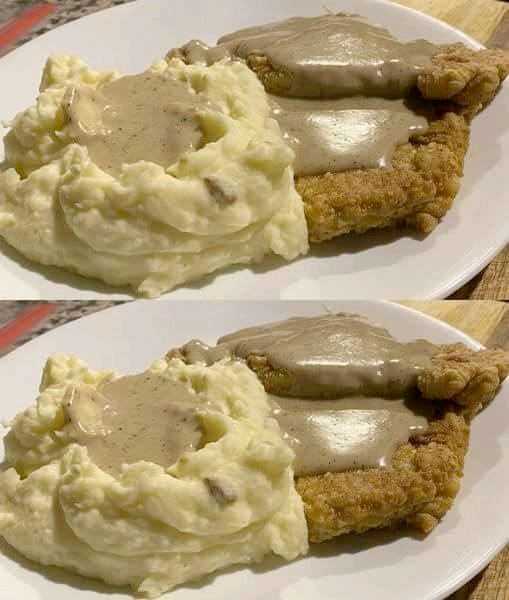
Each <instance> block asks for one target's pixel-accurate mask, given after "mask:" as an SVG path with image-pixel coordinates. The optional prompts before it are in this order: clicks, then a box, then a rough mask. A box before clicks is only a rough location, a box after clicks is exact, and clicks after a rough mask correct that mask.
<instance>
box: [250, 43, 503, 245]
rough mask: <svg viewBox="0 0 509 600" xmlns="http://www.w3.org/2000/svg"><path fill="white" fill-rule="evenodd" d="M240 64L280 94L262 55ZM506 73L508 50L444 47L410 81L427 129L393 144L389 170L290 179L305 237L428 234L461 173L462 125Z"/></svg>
mask: <svg viewBox="0 0 509 600" xmlns="http://www.w3.org/2000/svg"><path fill="white" fill-rule="evenodd" d="M247 63H248V65H249V66H250V67H251V69H252V70H253V71H255V73H256V74H257V75H258V77H259V79H260V81H261V82H262V83H263V85H264V86H265V89H266V90H267V91H268V92H269V93H273V94H277V95H283V96H284V95H285V91H286V90H287V89H288V88H289V87H290V84H291V75H290V73H288V72H287V71H284V70H281V69H279V70H275V69H274V68H273V67H272V65H271V64H270V62H269V60H268V59H267V57H265V56H259V55H251V56H249V57H248V58H247ZM508 73H509V52H507V51H505V50H480V51H476V50H472V49H470V48H467V47H466V46H464V45H463V44H453V45H450V46H444V47H443V48H442V51H441V52H440V53H439V54H437V55H435V56H434V57H433V59H432V64H431V66H430V67H429V68H428V69H426V70H425V71H424V72H423V73H422V74H421V75H420V76H419V78H418V82H417V88H418V90H419V92H420V94H421V96H422V97H423V98H424V99H425V100H429V101H430V102H429V103H428V104H429V117H430V122H431V126H430V128H429V131H428V132H427V133H426V134H423V135H417V136H414V137H413V138H411V140H410V142H409V143H407V144H403V145H401V146H399V147H398V148H397V150H396V152H395V155H394V157H393V160H392V168H389V169H387V168H377V169H355V170H349V171H343V172H339V173H324V174H322V175H315V176H306V177H297V178H296V186H297V191H298V192H299V193H300V194H301V196H302V199H303V201H304V209H305V213H306V218H307V222H308V229H309V239H310V241H311V242H322V241H325V240H328V239H331V238H334V237H337V236H339V235H343V234H345V233H349V232H355V233H362V232H364V231H367V230H368V229H373V228H381V227H393V226H400V227H405V226H406V227H409V228H411V229H414V230H416V231H418V232H420V233H425V234H426V233H429V232H431V231H432V230H433V229H434V228H435V227H436V226H437V224H438V223H439V220H440V218H441V217H443V216H444V215H445V213H446V212H447V211H448V210H449V208H450V207H451V206H452V203H453V201H454V198H455V196H456V194H457V193H458V190H459V187H460V179H461V176H462V175H463V161H464V158H465V154H466V151H467V148H468V142H469V122H470V120H471V119H472V117H473V116H474V115H475V114H476V113H478V112H479V111H480V110H482V108H484V107H485V106H486V104H488V103H489V102H490V101H491V100H492V99H493V97H494V96H495V94H496V93H497V91H498V90H499V88H500V85H501V84H502V82H503V80H504V79H505V78H506V77H507V75H508Z"/></svg>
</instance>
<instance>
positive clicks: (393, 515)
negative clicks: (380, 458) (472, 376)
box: [296, 412, 469, 542]
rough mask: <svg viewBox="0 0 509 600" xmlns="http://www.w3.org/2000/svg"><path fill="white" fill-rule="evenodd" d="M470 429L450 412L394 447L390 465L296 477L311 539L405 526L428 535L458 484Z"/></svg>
mask: <svg viewBox="0 0 509 600" xmlns="http://www.w3.org/2000/svg"><path fill="white" fill-rule="evenodd" d="M468 436H469V427H468V425H467V423H466V422H465V419H464V418H463V417H462V416H459V415H456V414H454V413H453V412H448V413H446V414H445V416H443V417H442V418H441V419H439V420H437V421H434V422H432V423H431V424H430V427H429V430H428V432H427V433H426V434H425V435H422V436H419V438H415V439H413V440H411V442H410V443H408V444H404V445H402V446H400V448H398V450H397V451H396V453H395V454H394V457H393V461H392V468H390V469H370V470H362V471H361V470H359V471H351V472H344V473H325V474H324V475H313V476H309V477H299V478H298V479H297V481H296V488H297V491H298V492H299V494H300V496H301V497H302V500H303V502H304V510H305V513H306V518H307V522H308V528H309V539H310V541H311V542H323V541H325V540H328V539H331V538H333V537H336V536H338V535H343V534H345V533H349V532H355V533H361V532H363V531H366V530H368V529H373V528H381V527H391V526H396V525H400V524H408V525H411V526H413V527H415V528H416V529H418V530H419V531H421V532H423V533H428V532H429V531H431V529H433V527H435V525H436V524H437V523H438V520H439V519H440V517H442V516H443V515H444V514H445V513H446V511H447V510H448V509H449V508H450V507H451V505H452V502H453V500H454V497H455V496H456V494H457V493H458V490H459V487H460V479H461V476H462V474H463V462H464V457H465V454H466V451H467V447H468Z"/></svg>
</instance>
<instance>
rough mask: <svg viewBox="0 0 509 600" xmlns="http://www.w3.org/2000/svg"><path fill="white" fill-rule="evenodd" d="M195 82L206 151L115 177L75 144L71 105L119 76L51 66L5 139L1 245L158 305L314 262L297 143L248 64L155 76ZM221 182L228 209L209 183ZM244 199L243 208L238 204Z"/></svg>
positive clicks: (179, 68)
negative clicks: (186, 291)
mask: <svg viewBox="0 0 509 600" xmlns="http://www.w3.org/2000/svg"><path fill="white" fill-rule="evenodd" d="M150 71H151V72H153V73H161V74H166V75H168V76H171V77H174V78H176V79H178V80H179V81H182V82H185V83H186V84H187V85H188V86H189V89H190V90H191V91H192V92H193V93H196V94H201V95H203V96H204V98H206V99H207V100H208V101H210V103H211V105H212V106H213V107H214V108H207V109H203V110H202V111H201V112H200V114H199V118H200V125H201V129H202V132H203V136H204V142H205V143H204V145H203V146H202V147H200V148H199V149H197V150H194V151H190V152H187V153H185V154H184V155H183V156H182V157H181V158H180V160H178V161H177V162H176V163H175V164H172V165H168V166H161V165H159V164H155V163H153V162H148V161H138V162H134V163H131V164H124V165H123V166H122V167H121V169H120V171H119V172H118V173H111V172H106V171H105V170H103V169H101V168H100V167H99V166H98V165H97V164H95V163H94V162H93V161H92V160H91V159H90V156H89V152H88V148H87V147H86V146H84V145H80V144H77V143H74V142H73V138H72V136H71V135H70V132H69V123H68V120H67V117H66V111H65V109H64V97H65V94H66V92H68V91H69V89H70V88H71V87H73V86H81V87H83V86H89V87H91V88H97V87H100V86H101V85H104V84H107V83H108V82H111V81H113V80H115V79H118V78H119V77H120V75H119V74H118V73H115V72H97V71H93V70H91V69H90V68H88V66H87V65H86V64H85V63H84V62H82V61H81V60H79V59H78V58H74V57H70V56H60V57H54V58H50V59H49V60H48V62H47V64H46V67H45V69H44V73H43V77H42V82H41V88H40V95H39V97H38V98H37V103H36V105H35V106H32V107H31V108H29V109H28V110H26V111H24V112H22V113H20V114H19V115H18V116H17V117H16V118H15V119H14V121H13V123H12V129H11V131H10V132H9V133H8V134H7V136H6V137H5V151H6V160H7V165H8V166H9V167H11V168H8V169H7V170H6V171H4V172H3V173H0V235H1V236H2V237H3V238H4V239H5V240H6V241H7V242H8V243H9V244H11V245H12V246H14V247H15V248H16V249H17V250H19V251H20V252H21V253H22V254H24V255H25V256H27V257H28V258H30V259H32V260H34V261H36V262H39V263H42V264H45V265H57V266H61V267H64V268H66V269H68V270H71V271H75V272H77V273H80V274H81V275H84V276H87V277H93V278H98V279H101V280H103V281H105V282H106V283H109V284H113V285H118V286H121V285H129V286H131V287H132V288H134V289H135V290H136V291H137V292H138V293H139V294H141V295H144V296H148V297H154V296H158V295H160V294H161V293H163V292H165V291H167V290H170V289H172V288H173V287H175V286H176V285H178V284H181V283H183V282H186V281H190V280H193V279H196V278H198V277H200V276H202V275H204V274H207V273H211V272H213V271H216V270H217V269H220V268H222V267H225V266H228V265H232V264H236V263H237V264H238V263H251V262H257V261H260V260H261V259H262V258H263V257H264V256H265V255H266V254H268V253H275V254H278V255H281V256H282V257H284V258H285V259H287V260H291V259H293V258H295V257H296V256H298V255H299V254H302V253H305V252H307V249H308V241H307V239H308V236H307V226H306V221H305V217H304V212H303V206H302V201H301V199H300V197H299V195H298V194H297V192H296V191H295V187H294V183H293V172H292V168H291V164H292V161H293V152H292V150H291V149H290V148H289V147H288V146H287V145H286V143H285V142H284V140H283V137H282V135H281V132H280V130H279V127H278V125H277V123H276V122H275V121H274V120H273V119H271V118H270V108H269V104H268V101H267V96H266V94H265V91H264V89H263V87H262V85H261V84H260V83H259V81H258V79H257V78H256V76H255V75H254V74H253V73H252V72H251V71H250V70H249V68H248V67H247V66H245V65H243V64H242V63H240V62H228V61H223V62H220V63H217V64H214V65H212V66H209V67H207V66H204V65H186V64H184V63H183V62H182V61H180V60H179V59H172V60H170V61H168V62H166V61H161V62H159V63H157V64H155V65H153V66H152V67H151V68H150ZM211 181H212V182H216V181H220V182H221V186H222V188H223V189H226V190H227V192H228V198H229V201H228V202H221V201H218V199H217V197H215V195H214V190H213V189H212V190H211V189H210V185H208V183H209V182H211ZM231 199H233V200H231Z"/></svg>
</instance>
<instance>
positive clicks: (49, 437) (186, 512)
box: [0, 356, 307, 596]
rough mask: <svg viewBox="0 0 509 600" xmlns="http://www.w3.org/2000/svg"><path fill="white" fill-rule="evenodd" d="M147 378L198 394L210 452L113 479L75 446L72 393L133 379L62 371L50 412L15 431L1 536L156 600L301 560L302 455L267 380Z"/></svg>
mask: <svg viewBox="0 0 509 600" xmlns="http://www.w3.org/2000/svg"><path fill="white" fill-rule="evenodd" d="M144 375H145V374H144ZM146 375H147V376H148V377H153V378H159V380H164V381H167V382H168V383H171V384H172V385H180V386H185V388H186V394H188V395H189V397H190V398H191V400H192V402H193V403H195V405H196V411H197V415H198V418H199V420H200V423H201V429H202V432H203V433H202V435H203V443H202V444H201V447H199V448H198V449H196V450H194V451H192V452H185V453H184V454H183V455H182V456H181V458H180V459H178V460H177V461H176V462H175V463H174V464H171V465H165V466H162V465H160V464H156V463H154V462H148V461H142V460H140V461H138V462H135V463H132V464H124V465H122V466H121V468H120V469H119V471H118V472H110V471H109V470H105V469H102V468H100V467H99V466H98V465H97V464H96V463H94V462H93V461H92V460H91V456H90V453H89V448H88V447H87V445H86V444H85V445H83V444H80V443H78V442H77V441H76V429H75V428H74V427H73V420H72V406H73V403H72V402H69V392H70V391H71V392H72V391H75V390H76V389H82V390H83V389H87V390H89V391H92V392H94V391H95V392H97V393H99V390H103V391H104V390H107V389H110V388H108V386H112V385H114V384H115V383H118V382H119V381H120V379H119V378H118V376H117V375H115V374H114V373H112V372H105V371H103V372H93V371H90V370H89V369H88V368H87V366H86V365H85V364H84V363H82V362H81V361H79V360H77V359H75V358H72V357H68V356H58V357H55V358H52V359H50V360H49V361H48V363H47V365H46V367H45V371H44V375H43V378H42V382H41V386H40V396H39V397H38V400H37V404H36V405H35V406H33V407H31V408H28V409H27V410H26V411H24V412H23V413H21V414H19V415H18V416H17V417H16V418H15V419H14V420H13V422H12V424H11V431H10V432H9V433H8V435H7V436H6V439H5V448H6V462H7V464H8V466H9V468H8V469H7V470H6V471H4V472H3V473H1V474H0V535H2V536H3V537H4V538H5V540H6V541H7V542H8V543H9V544H11V545H12V546H14V547H15V548H16V549H17V550H19V551H20V552H21V553H22V554H24V555H25V556H27V557H29V558H30V559H32V560H35V561H37V562H40V563H42V564H47V565H58V566H62V567H65V568H68V569H71V570H73V571H76V572H78V573H80V574H82V575H87V576H91V577H96V578H100V579H103V580H104V581H106V582H109V583H112V584H117V585H122V584H129V585H131V586H132V587H133V588H135V589H136V590H138V591H140V592H142V593H144V594H146V595H148V596H156V595H158V594H160V593H163V592H164V591H166V590H169V589H171V588H172V587H174V586H175V585H177V584H179V583H182V582H185V581H188V580H190V579H194V578H197V577H199V576H200V575H203V574H205V573H210V572H212V571H214V570H216V569H220V568H222V567H225V566H226V565H231V564H235V563H249V562H252V561H257V560H260V559H261V558H262V557H263V556H264V555H266V554H267V553H270V552H274V553H276V554H278V555H280V556H283V557H284V558H286V559H288V560H290V559H293V558H295V557H296V556H298V555H299V554H303V553H305V552H306V551H307V527H306V521H305V517H304V512H303V506H302V502H301V500H300V497H299V496H298V494H297V492H296V491H295V487H294V480H293V470H292V461H293V458H294V455H293V452H292V450H291V449H290V448H289V447H288V446H287V444H286V443H285V442H284V441H283V438H282V435H281V432H280V430H279V427H278V425H277V423H276V422H275V421H274V420H273V419H272V418H270V406H269V402H268V399H267V396H266V394H265V391H264V389H263V387H262V385H261V384H260V383H259V381H258V379H257V378H256V376H255V375H254V373H252V372H251V371H250V370H249V369H248V367H247V366H245V365H244V364H242V363H240V362H232V361H227V360H223V361H221V362H219V363H216V364H214V365H212V366H210V367H206V366H204V365H185V364H184V363H183V362H182V361H180V360H178V359H173V360H170V361H168V362H166V361H159V362H157V363H155V364H154V365H153V366H152V367H151V368H150V369H149V371H148V372H147V373H146ZM104 393H106V391H105V392H104ZM89 408H90V407H89ZM87 414H88V416H90V412H88V413H87ZM211 481H212V482H214V483H212V484H211Z"/></svg>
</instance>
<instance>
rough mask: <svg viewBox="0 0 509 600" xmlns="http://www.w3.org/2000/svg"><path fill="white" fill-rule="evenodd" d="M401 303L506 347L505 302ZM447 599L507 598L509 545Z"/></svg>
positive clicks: (508, 316) (508, 337)
mask: <svg viewBox="0 0 509 600" xmlns="http://www.w3.org/2000/svg"><path fill="white" fill-rule="evenodd" d="M402 304H405V305H406V306H410V307H412V308H415V309H417V310H420V311H421V312H423V313H426V314H428V315H431V316H432V317H435V318H437V319H440V320H442V321H445V322H446V323H449V324H450V325H452V326H453V327H456V328H457V329H460V330H461V331H463V332H465V333H466V334H468V335H470V336H472V337H473V338H475V339H476V340H478V341H479V342H481V344H484V345H485V346H487V347H488V348H494V347H501V348H505V349H507V350H509V305H508V304H506V303H503V302H494V301H489V300H477V301H475V300H470V301H467V300H463V301H461V300H460V301H457V300H442V301H436V302H434V301H431V302H419V301H412V302H410V301H409V302H402ZM501 509H502V510H503V507H501ZM473 543H475V542H473ZM448 600H509V546H507V547H506V548H505V550H503V551H502V552H501V553H500V554H499V555H498V556H497V557H496V558H495V559H494V560H493V561H492V562H491V563H490V565H489V566H488V567H487V568H486V569H485V570H484V571H483V572H482V573H480V574H479V575H478V576H477V577H474V579H472V580H471V581H469V582H468V583H467V584H466V585H464V586H463V587H462V588H460V589H459V590H458V591H457V592H455V593H454V594H452V596H449V598H448Z"/></svg>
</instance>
